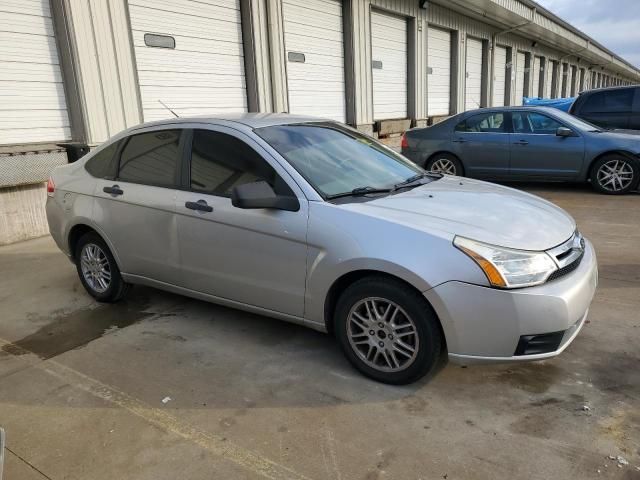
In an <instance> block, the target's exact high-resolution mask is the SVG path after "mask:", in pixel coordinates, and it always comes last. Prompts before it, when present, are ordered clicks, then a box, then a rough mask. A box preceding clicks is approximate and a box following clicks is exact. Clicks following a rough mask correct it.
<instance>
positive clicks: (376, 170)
mask: <svg viewBox="0 0 640 480" xmlns="http://www.w3.org/2000/svg"><path fill="white" fill-rule="evenodd" d="M255 132H256V133H257V134H258V135H259V136H260V137H262V138H263V139H264V140H265V141H266V142H267V143H269V145H271V146H272V147H273V148H274V149H276V151H277V152H278V153H279V154H280V155H282V156H283V157H284V158H285V159H286V160H287V161H288V162H289V163H290V164H291V165H292V166H293V168H295V169H296V170H297V171H298V172H299V173H300V174H301V175H302V176H303V177H304V178H305V179H306V180H307V181H308V182H309V183H310V184H311V185H312V186H313V188H315V189H316V190H317V191H318V192H319V193H320V194H321V195H322V196H323V197H324V198H332V197H335V196H342V195H349V194H363V193H367V192H375V191H383V192H384V191H385V190H389V191H390V190H393V188H394V185H395V186H397V185H398V184H400V183H402V182H407V181H411V180H412V179H416V180H417V179H419V178H420V175H421V174H424V173H425V172H424V170H422V169H421V168H420V167H418V166H417V165H415V164H414V163H412V162H411V161H409V160H407V159H406V158H405V157H403V156H402V155H400V154H397V153H395V152H394V151H393V150H391V149H389V148H387V147H385V146H383V145H381V144H379V143H378V142H376V141H375V140H373V139H371V138H369V137H367V136H366V135H362V134H360V133H358V132H356V131H355V130H352V129H350V128H347V127H344V126H342V125H339V124H336V123H331V122H326V123H306V124H293V125H276V126H271V127H262V128H259V129H256V130H255Z"/></svg>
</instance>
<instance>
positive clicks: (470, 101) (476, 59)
mask: <svg viewBox="0 0 640 480" xmlns="http://www.w3.org/2000/svg"><path fill="white" fill-rule="evenodd" d="M465 70H466V71H465V84H464V85H465V87H464V108H465V110H473V109H474V108H480V107H482V41H481V40H476V39H475V38H470V37H467V49H466V58H465Z"/></svg>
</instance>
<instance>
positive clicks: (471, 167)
mask: <svg viewBox="0 0 640 480" xmlns="http://www.w3.org/2000/svg"><path fill="white" fill-rule="evenodd" d="M452 142H453V149H452V150H453V153H455V154H456V155H457V156H458V158H459V159H460V160H462V163H463V165H464V168H465V175H466V176H467V177H475V178H500V177H507V176H508V175H509V133H508V131H507V121H506V114H505V113H504V112H485V113H479V114H476V115H472V116H470V117H467V118H466V119H465V120H463V121H462V122H460V123H459V124H458V125H456V128H455V130H454V132H453V138H452Z"/></svg>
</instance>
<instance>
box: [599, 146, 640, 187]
mask: <svg viewBox="0 0 640 480" xmlns="http://www.w3.org/2000/svg"><path fill="white" fill-rule="evenodd" d="M591 172H592V173H591V183H593V186H594V187H595V189H596V190H598V191H599V192H601V193H606V194H609V195H620V194H623V193H627V192H629V191H630V190H633V189H634V188H635V187H636V186H637V185H638V180H639V179H640V175H639V173H640V172H639V170H638V164H637V162H634V161H633V160H631V159H629V158H627V157H625V156H622V155H606V156H604V157H602V158H601V159H599V160H598V161H596V163H595V164H594V165H593V168H592V170H591Z"/></svg>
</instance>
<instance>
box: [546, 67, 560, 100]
mask: <svg viewBox="0 0 640 480" xmlns="http://www.w3.org/2000/svg"><path fill="white" fill-rule="evenodd" d="M556 65H557V62H555V61H553V60H549V61H548V62H547V71H546V74H545V77H544V79H545V83H546V87H545V95H546V97H547V98H556V96H555V92H554V91H553V75H554V72H555V71H556Z"/></svg>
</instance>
